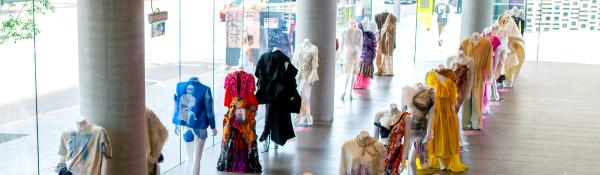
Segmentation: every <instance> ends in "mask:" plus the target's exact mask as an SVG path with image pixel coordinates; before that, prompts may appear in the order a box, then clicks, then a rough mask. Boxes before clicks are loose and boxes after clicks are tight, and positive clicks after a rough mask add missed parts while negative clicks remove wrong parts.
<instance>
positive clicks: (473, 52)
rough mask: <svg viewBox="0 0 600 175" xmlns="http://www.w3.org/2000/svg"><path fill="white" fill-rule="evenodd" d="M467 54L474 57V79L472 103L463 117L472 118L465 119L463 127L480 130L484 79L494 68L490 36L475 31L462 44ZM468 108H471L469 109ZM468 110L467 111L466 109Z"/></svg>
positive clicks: (461, 47) (461, 46) (462, 48)
mask: <svg viewBox="0 0 600 175" xmlns="http://www.w3.org/2000/svg"><path fill="white" fill-rule="evenodd" d="M460 50H462V51H463V52H464V54H465V56H468V57H471V58H473V63H474V64H473V65H474V66H473V69H472V70H473V79H472V85H473V86H472V87H471V89H472V91H471V93H472V94H471V102H472V104H471V105H468V100H467V103H465V104H467V106H465V107H464V108H463V117H466V116H471V119H470V120H468V118H464V119H467V120H464V119H463V121H462V122H463V127H465V129H473V130H480V129H481V128H480V126H481V122H482V115H483V110H482V109H483V94H484V93H483V91H484V81H485V80H487V79H488V78H489V76H491V71H490V70H491V68H492V57H493V48H492V43H491V41H490V40H489V39H488V38H485V37H481V36H479V34H476V33H474V34H473V35H472V37H471V38H469V39H466V40H464V41H463V42H462V44H461V45H460ZM467 108H470V110H469V109H467ZM465 110H467V111H465ZM469 111H470V112H469ZM465 112H467V113H470V114H471V115H465V114H464V113H465Z"/></svg>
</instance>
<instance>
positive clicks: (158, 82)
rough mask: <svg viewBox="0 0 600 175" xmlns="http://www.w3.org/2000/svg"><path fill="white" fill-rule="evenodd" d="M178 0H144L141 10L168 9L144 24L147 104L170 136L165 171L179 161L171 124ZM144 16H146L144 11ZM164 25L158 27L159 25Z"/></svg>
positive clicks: (176, 70) (178, 141) (178, 144)
mask: <svg viewBox="0 0 600 175" xmlns="http://www.w3.org/2000/svg"><path fill="white" fill-rule="evenodd" d="M179 6H180V2H179V1H156V0H154V1H152V2H150V1H145V3H144V13H145V14H151V13H152V12H155V11H157V9H159V10H160V12H167V14H168V19H167V20H166V21H164V23H163V22H155V23H152V24H151V23H150V22H149V21H148V19H146V20H144V24H145V27H144V28H145V30H144V31H145V35H144V36H145V39H144V40H145V50H146V51H145V53H146V55H145V76H146V78H145V83H146V107H147V108H149V109H151V110H152V111H154V113H155V114H156V116H157V117H158V118H159V119H160V121H161V122H162V124H163V125H164V126H165V127H166V128H167V129H168V131H169V138H168V140H167V142H166V143H165V146H164V147H163V150H162V154H163V157H164V162H163V163H161V164H160V166H161V171H162V172H166V171H168V170H170V169H172V168H174V167H176V166H177V165H179V164H180V163H181V160H182V157H181V152H182V149H181V137H180V136H177V135H175V132H174V131H175V127H174V125H173V122H172V119H173V112H174V101H173V95H174V94H175V84H176V83H177V82H178V81H179V78H180V75H179V74H180V72H179V34H180V33H179V32H180V29H179V20H180V19H181V18H180V16H179V13H180V9H179ZM146 18H149V17H148V16H147V15H146ZM161 28H162V29H164V31H163V30H160V29H161Z"/></svg>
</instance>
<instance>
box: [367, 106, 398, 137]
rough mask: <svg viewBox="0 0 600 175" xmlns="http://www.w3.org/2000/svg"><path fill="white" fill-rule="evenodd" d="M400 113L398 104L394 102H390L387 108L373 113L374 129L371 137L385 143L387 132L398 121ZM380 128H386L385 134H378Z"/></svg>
mask: <svg viewBox="0 0 600 175" xmlns="http://www.w3.org/2000/svg"><path fill="white" fill-rule="evenodd" d="M401 115H402V111H400V109H398V105H396V104H395V103H392V104H390V107H389V109H388V110H385V111H381V112H378V113H377V114H375V128H374V129H375V130H374V132H373V135H374V136H373V137H374V138H375V139H379V140H380V141H381V142H382V143H387V140H388V137H389V132H390V130H392V129H393V127H394V125H396V124H397V123H398V120H399V119H400V116H401ZM382 129H387V134H386V135H381V134H380V133H381V130H382ZM384 133H385V132H384Z"/></svg>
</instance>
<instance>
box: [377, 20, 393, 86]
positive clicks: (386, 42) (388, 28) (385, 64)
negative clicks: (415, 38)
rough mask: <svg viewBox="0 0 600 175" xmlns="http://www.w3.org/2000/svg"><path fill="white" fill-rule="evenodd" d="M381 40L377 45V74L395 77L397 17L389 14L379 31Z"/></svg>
mask: <svg viewBox="0 0 600 175" xmlns="http://www.w3.org/2000/svg"><path fill="white" fill-rule="evenodd" d="M379 33H380V38H379V44H378V45H377V56H376V59H375V60H376V64H377V73H378V74H383V75H393V72H394V71H393V67H394V63H393V58H392V57H393V55H394V49H395V48H396V16H394V15H392V14H389V15H388V16H387V18H386V20H385V23H384V24H383V27H382V28H381V30H380V31H379Z"/></svg>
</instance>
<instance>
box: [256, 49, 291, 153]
mask: <svg viewBox="0 0 600 175" xmlns="http://www.w3.org/2000/svg"><path fill="white" fill-rule="evenodd" d="M297 74H298V69H296V67H295V66H294V65H292V64H290V58H289V57H288V56H287V55H285V54H284V53H283V52H281V51H279V50H275V51H273V52H267V53H264V54H263V55H262V56H261V57H260V59H259V60H258V63H257V65H256V71H255V73H254V75H255V76H256V78H257V79H258V80H257V90H256V99H257V101H258V104H265V106H266V112H265V126H264V130H263V132H262V134H261V136H260V138H259V141H260V142H263V141H265V140H267V139H269V138H270V140H271V141H273V142H275V143H276V144H278V145H285V143H286V142H287V140H289V139H292V138H294V137H296V135H295V133H294V128H293V126H292V117H291V113H299V112H300V108H301V103H302V102H301V100H302V98H301V97H300V94H299V93H298V91H297V89H296V88H297V87H298V86H297V84H296V75H297ZM264 145H265V148H266V149H265V151H267V150H268V147H269V145H270V142H269V141H266V142H265V143H264Z"/></svg>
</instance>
